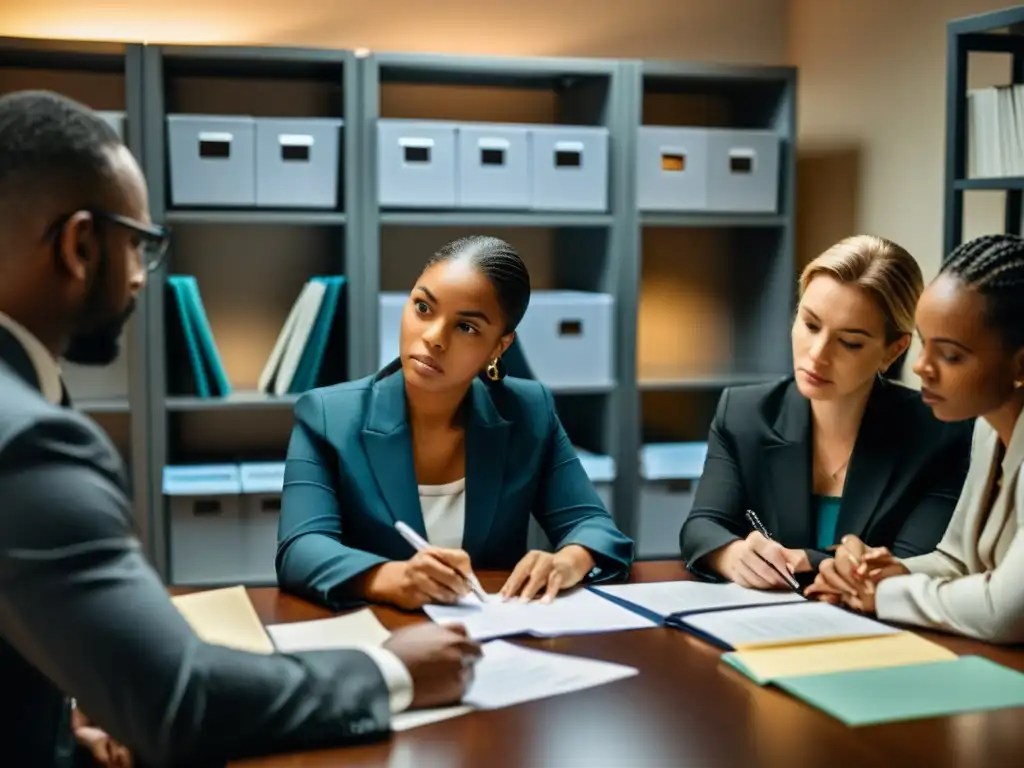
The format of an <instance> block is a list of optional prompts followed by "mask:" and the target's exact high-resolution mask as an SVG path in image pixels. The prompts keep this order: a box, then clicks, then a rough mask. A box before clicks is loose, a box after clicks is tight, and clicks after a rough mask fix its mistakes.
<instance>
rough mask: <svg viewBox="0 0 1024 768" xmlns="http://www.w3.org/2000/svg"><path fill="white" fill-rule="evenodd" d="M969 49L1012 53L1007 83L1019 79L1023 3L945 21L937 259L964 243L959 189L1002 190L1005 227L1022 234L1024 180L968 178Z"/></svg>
mask: <svg viewBox="0 0 1024 768" xmlns="http://www.w3.org/2000/svg"><path fill="white" fill-rule="evenodd" d="M972 53H1005V54H1007V55H1009V56H1011V57H1012V64H1011V79H1010V81H1011V83H1014V84H1017V83H1024V5H1018V6H1014V7H1012V8H1006V9H1004V10H1001V11H995V12H993V13H983V14H978V15H975V16H967V17H965V18H961V19H955V20H953V21H951V22H949V24H947V25H946V173H945V190H944V211H943V216H944V222H945V223H944V227H943V238H942V257H943V258H945V257H946V256H947V255H948V254H949V253H950V252H952V251H953V249H954V248H956V247H957V246H958V245H960V243H961V242H962V241H963V229H964V222H963V219H964V192H971V191H995V192H1005V193H1006V202H1005V207H1004V211H1005V212H1004V228H1005V230H1006V231H1007V232H1011V233H1014V234H1018V235H1019V234H1021V216H1022V213H1024V205H1022V203H1024V178H1021V177H1017V176H1006V177H996V178H967V172H968V168H967V157H968V152H967V141H968V136H967V68H968V65H969V59H970V54H972Z"/></svg>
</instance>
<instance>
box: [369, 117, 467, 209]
mask: <svg viewBox="0 0 1024 768" xmlns="http://www.w3.org/2000/svg"><path fill="white" fill-rule="evenodd" d="M455 137H456V125H455V123H446V122H441V121H433V120H394V119H381V120H378V121H377V199H378V202H379V204H380V206H381V207H384V208H388V207H390V208H454V207H455V205H456V199H457V198H456V159H455V158H456V152H455V140H456V139H455Z"/></svg>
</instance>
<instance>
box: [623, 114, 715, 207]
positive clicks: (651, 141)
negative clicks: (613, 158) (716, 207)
mask: <svg viewBox="0 0 1024 768" xmlns="http://www.w3.org/2000/svg"><path fill="white" fill-rule="evenodd" d="M636 183H637V190H636V195H637V208H638V209H639V210H641V211H703V210H705V209H706V208H707V205H708V131H707V129H705V128H669V127H663V126H650V125H644V126H641V127H640V131H639V134H638V136H637V179H636Z"/></svg>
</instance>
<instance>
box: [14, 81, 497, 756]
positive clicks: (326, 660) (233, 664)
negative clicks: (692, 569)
mask: <svg viewBox="0 0 1024 768" xmlns="http://www.w3.org/2000/svg"><path fill="white" fill-rule="evenodd" d="M166 240H167V238H166V234H165V233H164V232H163V231H162V230H161V229H160V228H159V227H154V226H153V225H152V224H151V223H150V220H149V211H148V202H147V196H146V186H145V182H144V179H143V176H142V173H141V171H140V170H139V167H138V165H137V164H136V162H135V160H134V159H133V158H132V156H131V154H130V153H129V152H128V151H127V149H126V148H125V147H124V146H123V145H122V144H121V143H120V141H119V140H118V138H117V136H116V135H115V134H114V133H113V132H112V131H111V130H110V128H108V127H107V125H106V124H105V123H104V122H103V121H102V120H101V119H100V118H99V117H98V116H96V115H95V114H94V113H92V112H91V111H90V110H88V109H87V108H85V107H83V106H82V105H80V104H78V103H77V102H74V101H71V100H69V99H65V98H63V97H60V96H57V95H55V94H51V93H45V92H24V93H17V94H12V95H8V96H6V97H3V98H0V681H2V689H3V695H4V698H5V699H6V701H7V704H6V706H4V707H3V714H2V715H0V735H2V743H3V760H2V761H0V762H3V763H4V764H5V765H12V766H33V767H35V766H50V765H67V764H70V763H71V761H72V759H73V758H72V754H71V753H72V749H71V733H70V728H69V698H68V697H69V696H73V697H74V698H75V699H76V700H77V702H78V704H79V705H80V706H81V708H82V710H83V711H84V712H86V713H87V714H88V715H89V717H90V718H91V719H92V721H93V722H94V723H95V724H96V725H98V726H100V727H102V728H103V729H105V730H106V731H107V732H109V733H110V734H111V735H112V736H113V737H114V738H116V739H117V740H119V741H120V742H122V743H123V744H125V745H126V746H127V747H129V748H130V749H131V750H132V752H133V754H134V755H135V759H136V762H138V763H140V764H145V765H188V766H198V765H207V764H211V763H212V764H221V763H223V762H225V761H226V760H229V759H232V758H235V757H239V756H243V755H252V754H262V753H268V752H276V751H281V750H289V749H300V748H312V747H317V746H326V745H338V744H343V743H346V742H347V741H349V740H353V739H365V738H372V737H374V736H380V735H383V734H385V733H386V732H387V731H388V728H389V722H390V715H391V714H392V713H393V712H395V711H399V710H401V709H404V708H405V707H407V706H410V704H411V705H412V706H436V705H440V704H445V703H449V702H455V701H457V700H459V699H460V698H461V696H462V694H463V693H464V691H465V688H466V686H467V685H468V682H469V679H470V677H471V671H472V668H473V664H474V662H475V661H476V660H477V659H478V658H479V654H480V650H479V647H478V646H477V645H476V644H474V643H472V642H471V641H469V640H468V639H467V638H466V637H465V634H464V633H463V632H460V631H458V630H451V629H445V628H442V627H439V626H436V625H432V624H427V625H421V626H419V627H415V628H412V629H409V630H405V631H402V632H397V633H395V634H394V635H393V636H392V638H391V640H390V641H389V643H388V644H387V645H386V646H385V647H384V648H383V649H371V650H368V651H357V650H344V651H330V652H317V653H301V654H291V655H284V654H274V655H270V656H266V655H260V654H250V653H243V652H239V651H234V650H229V649H227V648H223V647H217V646H213V645H209V644H206V643H204V642H202V641H201V640H200V639H199V638H198V637H197V636H196V635H195V634H194V632H193V631H192V630H191V629H190V627H189V625H188V624H187V623H186V622H185V620H184V619H183V618H182V616H181V615H180V614H179V613H178V612H177V610H176V609H175V608H174V606H173V605H172V604H171V602H170V600H169V599H168V596H167V593H166V590H165V588H164V586H163V584H161V582H160V580H159V578H158V577H157V574H156V573H155V572H154V571H153V570H152V568H151V567H150V566H149V564H148V563H147V561H146V559H145V557H144V555H143V552H142V550H141V549H140V545H139V542H138V541H137V539H136V538H135V537H134V536H133V535H132V526H131V520H130V514H131V513H130V506H129V502H128V499H127V497H126V492H125V488H126V480H125V476H124V471H123V467H122V463H121V460H120V458H119V457H118V454H117V453H116V451H115V450H114V449H113V447H112V446H111V444H110V442H109V440H108V438H107V437H106V436H105V434H104V433H103V432H102V431H101V430H100V429H98V428H97V427H96V426H95V425H94V424H93V423H92V422H91V421H90V420H89V419H87V418H85V417H84V416H82V415H80V414H78V413H76V412H74V411H73V410H71V409H70V408H68V407H66V406H67V400H68V398H67V395H66V393H65V392H64V389H63V386H62V384H61V380H60V373H59V368H58V367H57V362H56V361H57V360H58V359H60V358H62V357H63V358H65V359H68V360H73V361H75V362H79V363H92V364H105V363H109V362H111V361H112V360H113V359H114V358H115V357H116V355H117V353H118V348H117V347H118V343H117V339H118V338H119V336H120V335H121V328H122V326H123V325H124V322H125V321H126V319H127V317H128V315H129V313H130V311H131V307H132V305H133V302H134V299H135V296H136V295H137V294H138V292H139V291H140V290H141V289H142V288H143V286H144V284H145V280H146V274H147V271H148V269H149V268H152V267H153V266H155V265H156V264H157V263H159V259H160V257H161V256H162V254H163V251H164V249H165V248H166Z"/></svg>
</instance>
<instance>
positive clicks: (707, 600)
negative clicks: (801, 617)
mask: <svg viewBox="0 0 1024 768" xmlns="http://www.w3.org/2000/svg"><path fill="white" fill-rule="evenodd" d="M594 590H595V591H596V592H603V593H604V594H606V595H609V596H611V597H615V598H618V599H620V600H625V601H627V602H630V603H633V604H634V605H637V606H640V607H641V608H646V609H647V610H649V611H652V612H653V613H656V614H658V615H659V616H662V617H665V616H669V615H671V614H673V613H688V612H690V611H706V610H713V609H718V608H734V607H739V606H748V605H773V604H776V603H802V602H806V600H807V598H805V597H803V596H801V595H800V594H799V593H797V592H789V591H785V592H771V591H768V590H764V589H748V588H747V587H741V586H740V585H739V584H732V583H729V584H709V583H707V582H702V581H656V582H651V583H649V584H610V585H608V586H607V587H594Z"/></svg>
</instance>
